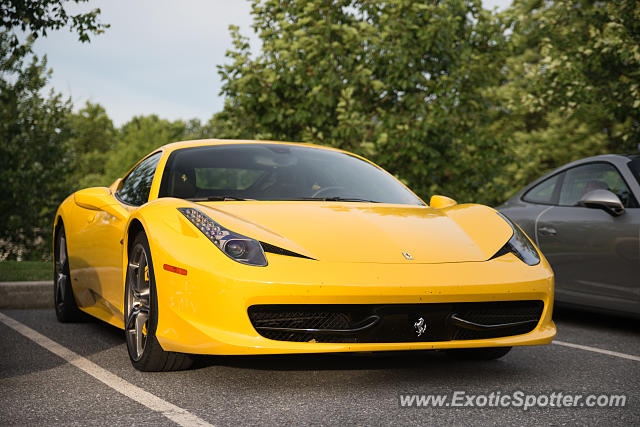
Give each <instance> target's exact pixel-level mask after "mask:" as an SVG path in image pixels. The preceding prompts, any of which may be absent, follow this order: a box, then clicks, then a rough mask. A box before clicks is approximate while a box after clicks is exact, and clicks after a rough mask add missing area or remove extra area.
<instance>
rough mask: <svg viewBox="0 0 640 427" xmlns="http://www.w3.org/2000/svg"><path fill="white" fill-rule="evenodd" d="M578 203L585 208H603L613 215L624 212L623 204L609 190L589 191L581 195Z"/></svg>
mask: <svg viewBox="0 0 640 427" xmlns="http://www.w3.org/2000/svg"><path fill="white" fill-rule="evenodd" d="M578 205H579V206H583V207H585V208H596V209H603V210H605V211H606V212H607V213H609V214H610V215H613V216H620V215H622V214H623V213H624V205H623V204H622V202H621V201H620V198H619V197H618V196H616V195H615V194H614V193H612V192H611V191H609V190H593V191H589V192H588V193H587V194H585V195H584V196H582V199H581V200H580V201H579V202H578Z"/></svg>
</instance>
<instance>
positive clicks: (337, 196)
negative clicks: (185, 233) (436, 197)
mask: <svg viewBox="0 0 640 427" xmlns="http://www.w3.org/2000/svg"><path fill="white" fill-rule="evenodd" d="M159 196H160V197H177V198H181V199H188V200H200V201H206V200H211V201H216V200H273V201H276V200H325V201H347V202H374V203H393V204H407V205H423V203H422V201H420V199H418V198H417V197H416V196H415V195H414V194H413V193H411V192H410V191H409V190H407V189H406V188H405V187H404V186H403V185H402V184H401V183H400V182H398V181H397V180H396V179H395V178H393V177H392V176H391V175H390V174H389V173H387V172H386V171H384V170H382V169H380V168H378V167H376V166H374V165H372V164H370V163H368V162H365V161H363V160H361V159H359V158H357V157H355V156H352V155H349V154H346V153H342V152H338V151H332V150H324V149H320V148H314V147H305V146H295V145H286V144H229V145H211V146H202V147H190V148H182V149H178V150H176V151H174V152H173V153H172V154H171V156H170V157H169V159H168V161H167V165H166V166H165V170H164V174H163V178H162V184H161V188H160V194H159Z"/></svg>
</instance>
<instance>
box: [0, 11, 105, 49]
mask: <svg viewBox="0 0 640 427" xmlns="http://www.w3.org/2000/svg"><path fill="white" fill-rule="evenodd" d="M87 1H88V0H72V1H64V0H38V1H34V0H3V1H2V2H0V30H1V31H4V32H12V33H11V34H10V36H9V37H8V39H7V43H8V46H9V47H10V48H11V49H16V48H18V47H19V46H20V42H19V39H18V35H17V34H16V33H15V32H13V31H14V30H16V29H20V30H21V31H22V32H24V33H26V35H27V36H30V37H31V38H32V39H36V38H38V37H39V36H46V35H47V31H50V30H59V29H61V28H63V27H66V26H68V27H69V29H70V31H75V32H76V33H77V34H78V40H80V41H82V42H88V41H89V34H91V33H93V34H100V33H102V32H103V31H104V30H105V29H107V28H109V25H108V24H103V23H101V22H99V21H98V15H99V14H100V9H93V10H91V11H89V12H86V13H76V14H71V13H69V12H68V8H67V7H66V6H65V4H64V3H67V4H69V3H76V4H79V3H85V2H87ZM23 47H26V46H23Z"/></svg>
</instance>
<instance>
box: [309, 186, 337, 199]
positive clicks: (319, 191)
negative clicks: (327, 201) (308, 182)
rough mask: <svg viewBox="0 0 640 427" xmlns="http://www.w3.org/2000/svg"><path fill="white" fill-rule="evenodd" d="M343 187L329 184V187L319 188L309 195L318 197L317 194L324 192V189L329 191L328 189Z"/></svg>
mask: <svg viewBox="0 0 640 427" xmlns="http://www.w3.org/2000/svg"><path fill="white" fill-rule="evenodd" d="M343 188H344V187H339V186H337V185H334V186H331V187H324V188H321V189H319V190H318V191H316V192H315V193H313V194H312V195H311V197H318V195H319V194H322V193H324V192H325V191H329V190H342V189H343Z"/></svg>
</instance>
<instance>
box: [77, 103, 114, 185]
mask: <svg viewBox="0 0 640 427" xmlns="http://www.w3.org/2000/svg"><path fill="white" fill-rule="evenodd" d="M69 128H70V138H69V145H70V150H71V152H70V156H71V160H72V162H73V163H74V165H75V168H74V173H73V174H72V175H70V176H69V177H68V179H69V181H70V187H71V188H73V189H74V190H79V189H81V188H86V187H95V186H100V185H104V175H105V166H106V161H107V159H108V156H109V152H110V151H111V150H113V149H114V148H115V146H116V129H115V128H114V126H113V122H112V121H111V119H110V118H109V116H108V115H107V112H106V110H105V109H104V107H102V106H101V105H99V104H92V103H90V102H87V103H86V104H85V106H84V108H82V109H81V110H80V111H78V112H77V113H74V114H72V115H71V117H70V122H69Z"/></svg>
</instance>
